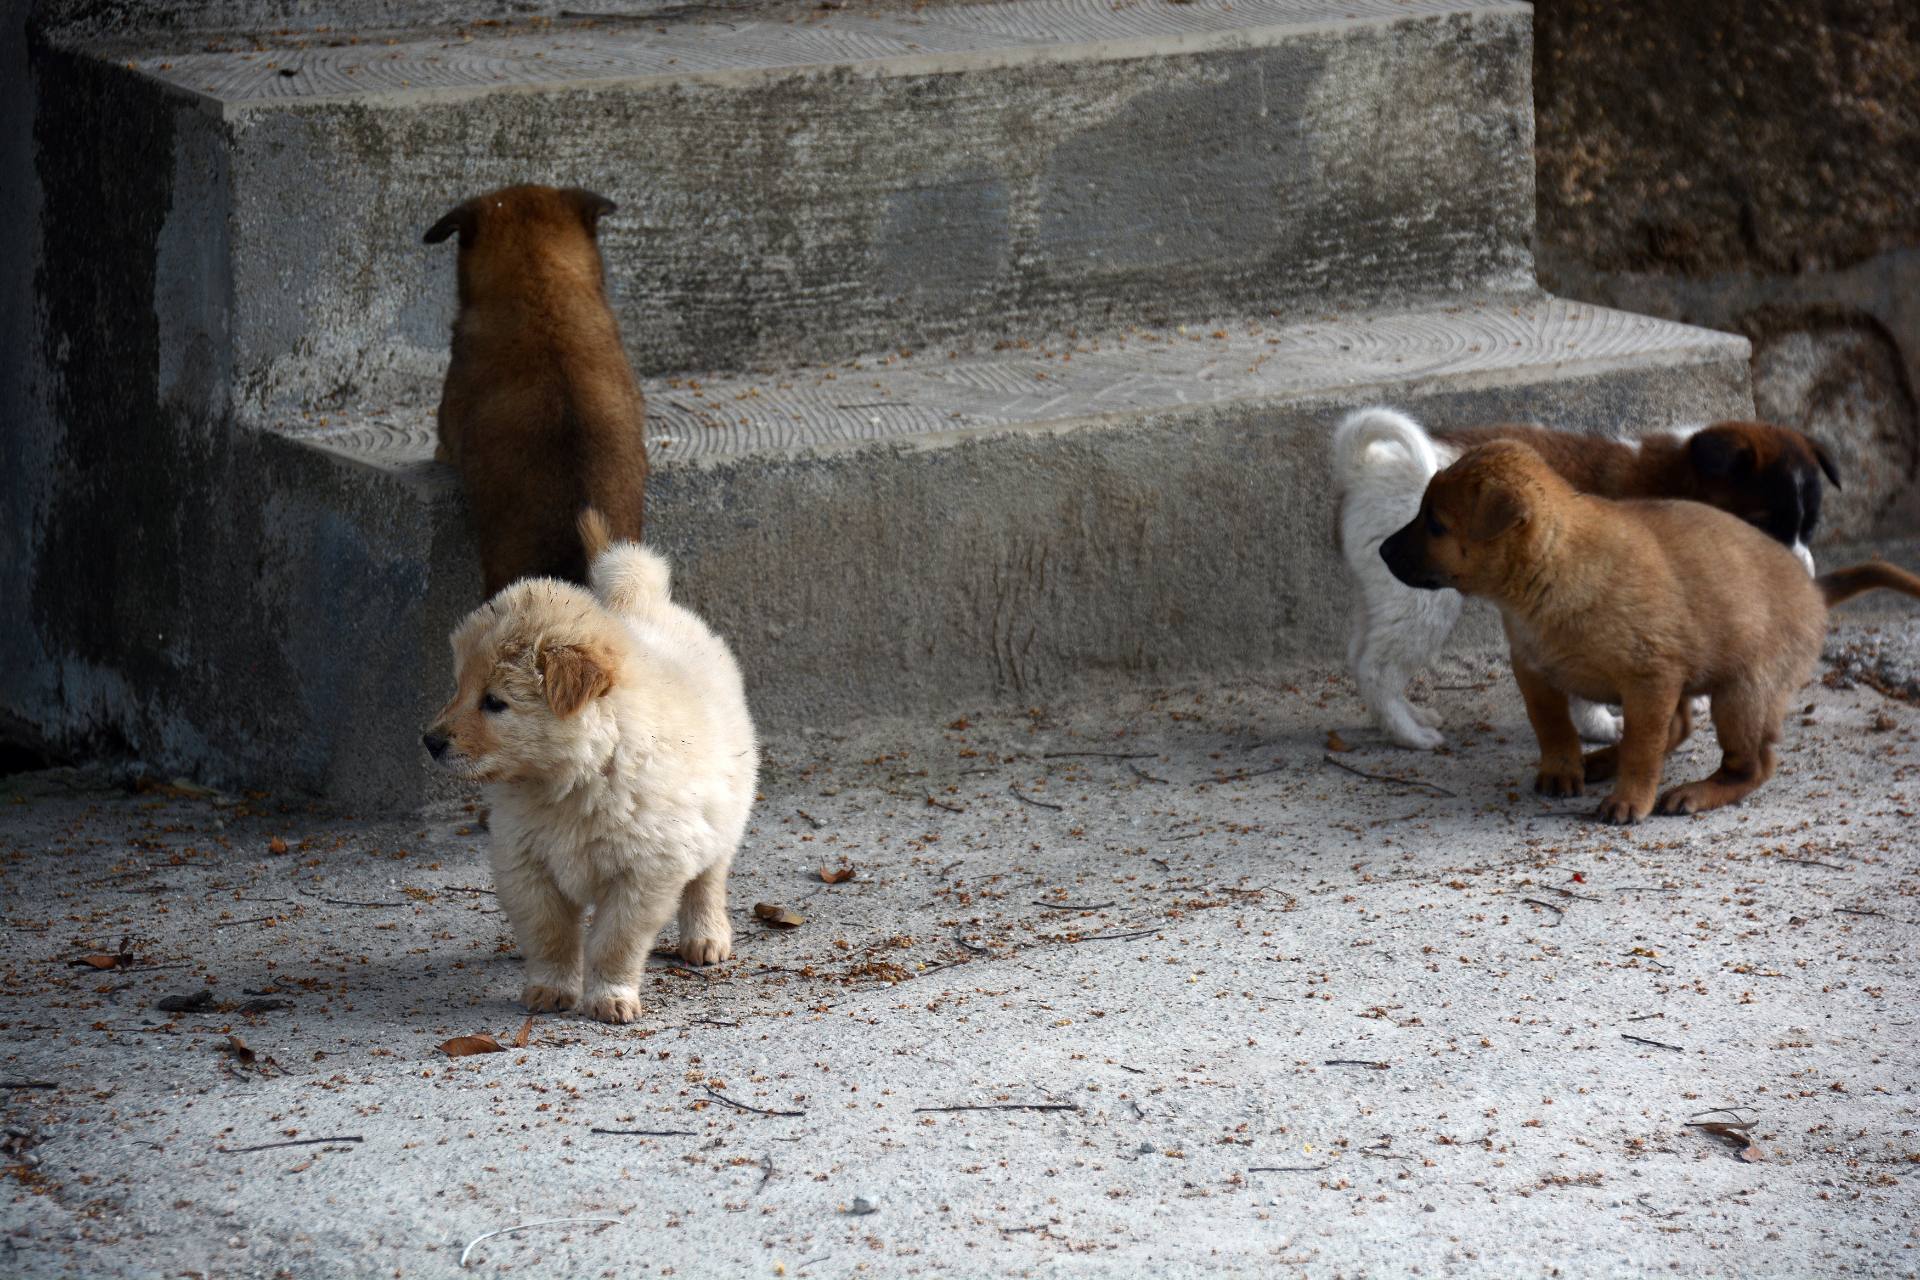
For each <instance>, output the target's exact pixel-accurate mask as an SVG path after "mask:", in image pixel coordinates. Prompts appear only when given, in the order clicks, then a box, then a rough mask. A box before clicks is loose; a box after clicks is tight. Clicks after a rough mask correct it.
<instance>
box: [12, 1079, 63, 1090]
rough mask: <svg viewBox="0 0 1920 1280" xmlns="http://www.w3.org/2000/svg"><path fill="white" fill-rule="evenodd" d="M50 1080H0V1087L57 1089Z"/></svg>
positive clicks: (57, 1086)
mask: <svg viewBox="0 0 1920 1280" xmlns="http://www.w3.org/2000/svg"><path fill="white" fill-rule="evenodd" d="M59 1087H60V1086H59V1085H57V1084H55V1083H54V1082H53V1081H51V1080H0V1089H58V1088H59Z"/></svg>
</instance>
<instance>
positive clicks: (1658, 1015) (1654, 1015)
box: [1627, 1013, 1667, 1022]
mask: <svg viewBox="0 0 1920 1280" xmlns="http://www.w3.org/2000/svg"><path fill="white" fill-rule="evenodd" d="M1666 1016H1667V1015H1666V1014H1664V1013H1640V1014H1635V1015H1634V1016H1633V1017H1631V1018H1628V1019H1627V1021H1628V1022H1645V1021H1647V1020H1648V1019H1649V1018H1664V1017H1666Z"/></svg>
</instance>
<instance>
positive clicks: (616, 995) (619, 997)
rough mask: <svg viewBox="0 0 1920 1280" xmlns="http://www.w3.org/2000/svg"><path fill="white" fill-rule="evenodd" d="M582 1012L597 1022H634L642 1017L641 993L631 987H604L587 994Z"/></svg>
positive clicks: (581, 1008)
mask: <svg viewBox="0 0 1920 1280" xmlns="http://www.w3.org/2000/svg"><path fill="white" fill-rule="evenodd" d="M580 1011H581V1012H582V1013H584V1014H586V1015H587V1016H588V1017H589V1018H592V1019H593V1020H594V1021H595V1022H612V1023H627V1022H632V1021H634V1020H635V1019H637V1018H638V1017H639V1016H640V993H639V992H638V991H635V990H634V989H633V988H631V987H628V988H626V989H625V990H622V989H620V988H619V987H602V988H600V989H598V990H596V991H590V992H588V993H587V998H586V1002H585V1003H584V1004H582V1005H581V1006H580Z"/></svg>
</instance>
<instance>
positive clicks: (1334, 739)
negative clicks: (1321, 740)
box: [1327, 729, 1353, 751]
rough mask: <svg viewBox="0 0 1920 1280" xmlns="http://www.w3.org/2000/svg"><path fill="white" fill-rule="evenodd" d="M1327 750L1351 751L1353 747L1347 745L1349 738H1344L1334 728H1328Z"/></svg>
mask: <svg viewBox="0 0 1920 1280" xmlns="http://www.w3.org/2000/svg"><path fill="white" fill-rule="evenodd" d="M1327 750H1329V751H1351V750H1353V748H1352V747H1350V746H1348V745H1347V740H1346V739H1345V738H1342V737H1341V736H1340V735H1339V734H1337V733H1335V732H1334V731H1333V730H1332V729H1329V730H1327Z"/></svg>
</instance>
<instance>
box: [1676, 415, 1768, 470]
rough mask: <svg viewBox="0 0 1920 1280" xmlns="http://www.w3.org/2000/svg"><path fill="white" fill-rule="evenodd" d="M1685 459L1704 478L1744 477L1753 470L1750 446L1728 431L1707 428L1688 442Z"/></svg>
mask: <svg viewBox="0 0 1920 1280" xmlns="http://www.w3.org/2000/svg"><path fill="white" fill-rule="evenodd" d="M1687 456H1688V457H1689V458H1691V459H1693V469H1694V470H1695V471H1697V472H1699V473H1700V474H1701V475H1703V476H1707V477H1711V478H1715V479H1718V478H1721V477H1729V476H1744V475H1746V474H1747V472H1749V471H1751V470H1753V445H1752V444H1750V443H1748V442H1747V441H1746V440H1743V439H1741V438H1740V437H1739V436H1737V435H1735V434H1734V433H1733V432H1731V431H1722V430H1719V429H1717V428H1714V427H1708V428H1707V429H1706V430H1705V431H1696V432H1695V433H1694V434H1693V437H1692V438H1691V439H1689V440H1688V441H1687Z"/></svg>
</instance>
